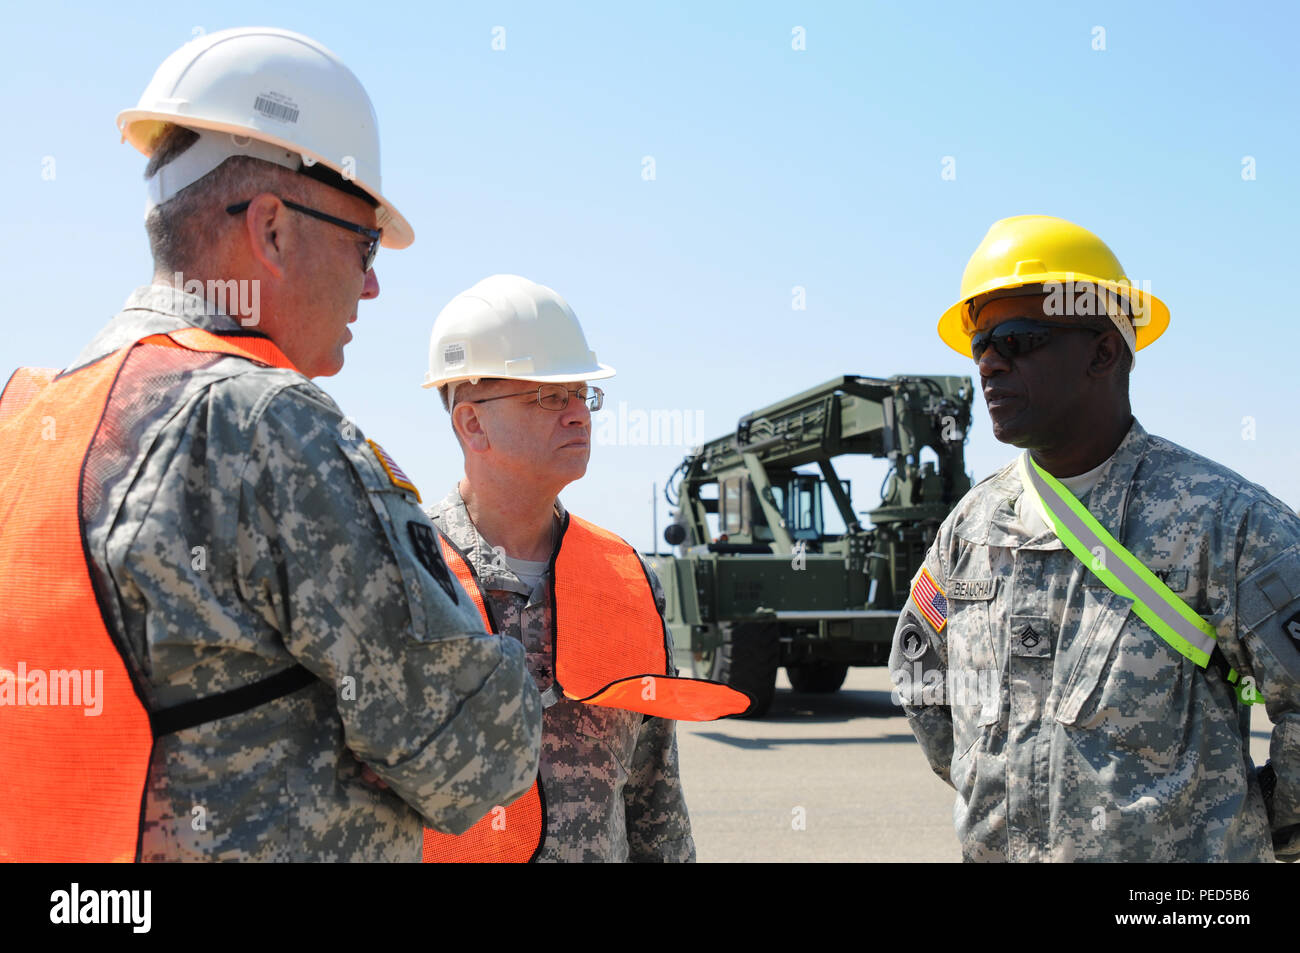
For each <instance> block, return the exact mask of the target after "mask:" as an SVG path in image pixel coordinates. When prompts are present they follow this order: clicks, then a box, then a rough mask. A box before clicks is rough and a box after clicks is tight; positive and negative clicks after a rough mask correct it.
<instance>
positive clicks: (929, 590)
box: [912, 566, 948, 632]
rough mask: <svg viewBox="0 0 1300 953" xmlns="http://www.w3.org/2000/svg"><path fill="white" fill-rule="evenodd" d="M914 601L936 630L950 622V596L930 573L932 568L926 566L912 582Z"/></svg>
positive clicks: (940, 630) (941, 629)
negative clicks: (945, 593) (948, 596)
mask: <svg viewBox="0 0 1300 953" xmlns="http://www.w3.org/2000/svg"><path fill="white" fill-rule="evenodd" d="M912 601H913V602H915V603H916V607H917V608H918V609H920V610H921V615H923V616H925V618H926V620H927V621H929V623H930V624H931V625H932V626H934V630H935V631H936V632H942V631H943V627H944V626H945V625H947V624H948V598H947V596H945V595H944V594H943V590H942V589H940V588H939V584H938V583H937V582H935V581H934V577H933V576H931V575H930V570H928V569H926V568H925V567H924V566H922V567H921V572H920V573H919V574H918V575H917V577H916V581H915V582H913V583H912Z"/></svg>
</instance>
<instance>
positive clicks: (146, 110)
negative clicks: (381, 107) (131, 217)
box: [117, 27, 415, 248]
mask: <svg viewBox="0 0 1300 953" xmlns="http://www.w3.org/2000/svg"><path fill="white" fill-rule="evenodd" d="M168 124H175V125H178V126H184V127H186V128H187V129H192V130H194V131H195V132H198V133H199V134H200V139H199V141H198V142H196V143H194V145H193V146H191V147H190V148H189V149H187V150H186V151H185V152H184V153H182V154H181V155H180V156H178V157H177V158H176V159H175V160H174V161H172V162H170V163H168V164H167V165H166V166H164V167H163V169H161V170H160V171H159V174H158V175H156V176H154V179H153V180H151V181H150V183H149V186H150V200H151V205H157V204H161V203H162V202H165V201H167V199H169V198H171V197H172V196H173V195H175V194H176V193H177V192H179V191H180V190H181V189H183V188H185V186H187V185H190V184H191V183H193V182H196V181H197V180H198V179H200V178H202V177H203V176H205V175H207V174H208V173H209V172H211V171H212V170H213V169H215V168H216V167H217V166H218V165H220V164H221V163H222V162H224V161H225V160H226V159H227V158H229V157H230V156H234V155H249V156H253V157H255V158H259V159H265V160H267V161H269V162H274V163H276V164H277V165H282V166H284V167H285V168H289V169H293V170H294V171H298V170H299V169H300V168H301V167H302V166H304V165H306V166H313V165H315V164H316V163H320V164H321V165H323V166H325V167H326V168H328V169H331V170H333V171H334V172H336V173H338V174H339V175H340V176H342V178H343V179H345V180H346V181H348V182H351V183H352V184H353V185H355V186H356V187H358V188H359V189H360V190H361V191H363V192H365V193H366V194H367V195H369V196H370V197H371V198H373V199H374V200H375V201H376V202H378V203H379V204H378V207H377V208H376V209H375V213H376V217H377V220H378V222H377V224H378V227H379V228H381V229H383V233H384V237H383V242H382V244H383V245H384V246H385V247H386V248H405V247H406V246H407V245H409V244H411V242H412V241H414V239H415V234H414V232H412V231H411V226H410V225H409V224H407V221H406V219H404V218H403V217H402V216H401V214H400V213H399V212H398V211H397V209H395V208H394V207H393V206H392V204H391V203H390V202H389V201H388V200H387V199H385V198H384V196H383V194H382V192H381V191H380V179H379V129H378V123H377V122H376V120H375V111H374V108H373V107H372V106H371V105H370V97H369V96H367V95H366V91H365V88H364V87H362V85H361V83H360V81H359V80H358V79H357V78H356V76H354V75H353V73H352V71H351V70H349V69H348V68H347V67H346V66H344V65H343V63H342V61H341V60H339V58H338V57H337V56H335V55H334V54H333V53H331V52H330V51H329V50H327V49H326V48H325V47H323V46H321V45H320V44H319V43H317V42H316V41H315V40H312V39H309V38H308V37H305V36H302V35H301V34H298V33H291V32H290V31H288V30H277V29H273V28H270V27H243V28H240V29H235V30H222V31H220V32H218V33H209V34H206V35H204V36H200V37H198V38H197V39H194V40H191V41H190V42H189V43H186V44H185V45H184V46H182V47H181V48H180V49H179V50H177V51H176V52H175V53H173V54H172V55H171V56H169V57H167V59H165V60H163V64H162V65H161V66H159V67H158V71H157V72H156V73H154V76H153V80H152V81H151V82H150V83H149V86H148V88H146V89H145V91H144V94H143V95H142V96H141V97H140V102H139V103H138V104H137V105H136V107H135V108H134V109H126V110H123V111H122V112H120V113H118V116H117V126H118V129H119V130H120V131H121V133H122V140H123V141H124V142H126V141H129V142H130V143H131V145H133V146H135V147H136V148H137V149H139V150H140V151H141V152H143V153H144V154H145V155H146V156H147V155H151V154H152V153H153V150H154V147H155V145H156V144H157V142H158V140H159V138H160V136H161V135H162V133H163V132H164V131H165V129H166V128H167V126H168Z"/></svg>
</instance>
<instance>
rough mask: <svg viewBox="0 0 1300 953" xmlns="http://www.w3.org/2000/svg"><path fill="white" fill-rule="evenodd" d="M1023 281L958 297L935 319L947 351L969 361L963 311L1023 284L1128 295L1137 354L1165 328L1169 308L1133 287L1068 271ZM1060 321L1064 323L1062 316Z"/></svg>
mask: <svg viewBox="0 0 1300 953" xmlns="http://www.w3.org/2000/svg"><path fill="white" fill-rule="evenodd" d="M1022 277H1023V279H1024V280H1021V281H1015V282H1006V281H996V282H990V283H989V284H988V286H987V287H986V286H984V285H981V286H979V287H978V288H975V289H974V290H972V292H971V293H970V294H968V295H967V296H966V297H964V298H962V299H961V300H960V301H958V302H957V303H956V304H954V305H952V306H951V307H949V308H948V309H947V310H946V311H944V312H943V314H942V315H940V317H939V325H938V331H939V337H940V338H941V339H942V340H943V343H944V344H947V345H948V346H949V347H950V348H952V349H953V350H954V351H956V352H957V353H958V354H960V355H962V356H963V357H967V358H969V357H970V356H971V353H970V336H971V329H970V328H969V327H968V325H967V321H966V311H967V305H968V304H969V303H970V302H971V301H972V300H974V299H975V298H978V297H979V296H980V295H982V294H988V293H989V292H990V291H1000V290H1002V289H1004V288H1022V287H1024V286H1025V285H1037V284H1043V283H1045V282H1049V281H1059V282H1067V281H1074V282H1076V283H1081V282H1085V281H1086V282H1091V283H1092V284H1094V285H1096V286H1097V287H1100V288H1106V289H1108V290H1110V291H1114V292H1116V293H1118V294H1125V295H1130V296H1132V297H1134V298H1136V299H1137V301H1138V302H1139V305H1140V307H1139V309H1138V310H1140V311H1141V312H1142V315H1143V319H1144V320H1142V322H1141V323H1136V322H1135V327H1134V330H1135V332H1136V338H1137V340H1136V347H1137V349H1138V350H1139V351H1140V350H1142V348H1144V347H1146V346H1147V345H1148V344H1150V343H1151V342H1152V341H1154V340H1155V339H1156V338H1158V337H1160V335H1162V334H1164V333H1165V330H1166V329H1167V328H1168V327H1169V308H1168V306H1167V305H1166V304H1165V303H1164V302H1163V301H1161V300H1160V299H1159V298H1157V297H1156V296H1155V295H1153V294H1151V293H1150V292H1149V291H1146V290H1144V289H1142V288H1139V287H1137V286H1136V285H1127V284H1123V283H1121V282H1116V281H1106V280H1104V279H1101V278H1093V277H1091V276H1089V275H1081V274H1078V273H1074V272H1070V273H1064V272H1049V273H1045V274H1041V275H1026V276H1022ZM1064 320H1066V321H1068V320H1069V318H1068V317H1066V318H1064Z"/></svg>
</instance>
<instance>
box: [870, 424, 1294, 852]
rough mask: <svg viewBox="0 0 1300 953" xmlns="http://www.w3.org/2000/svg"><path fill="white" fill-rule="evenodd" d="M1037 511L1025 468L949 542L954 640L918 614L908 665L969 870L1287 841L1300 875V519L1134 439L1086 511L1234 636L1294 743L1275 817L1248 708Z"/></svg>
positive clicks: (946, 538)
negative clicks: (1033, 523)
mask: <svg viewBox="0 0 1300 953" xmlns="http://www.w3.org/2000/svg"><path fill="white" fill-rule="evenodd" d="M1021 492H1022V488H1021V483H1020V477H1019V475H1018V473H1017V470H1016V467H1015V466H1014V465H1012V466H1008V467H1006V468H1004V469H1002V470H1001V471H999V472H998V473H996V474H995V475H993V476H992V477H990V478H988V479H987V480H984V481H983V482H981V483H980V484H979V485H978V486H976V487H975V488H973V489H972V490H971V491H970V492H969V493H968V494H967V495H966V496H965V498H963V499H962V501H961V502H960V503H959V504H958V506H957V508H956V509H955V510H954V511H953V512H952V513H951V514H950V515H949V517H948V518H947V519H946V520H945V521H944V523H943V525H942V527H941V528H940V530H939V535H938V538H937V539H936V540H935V543H934V545H933V546H932V547H931V548H930V551H929V553H928V555H927V557H926V560H925V567H926V569H928V571H929V572H930V574H931V575H932V576H933V578H934V580H935V582H936V583H937V584H938V587H939V588H940V589H941V590H942V591H943V592H944V593H945V594H946V598H947V618H946V621H945V620H944V619H943V618H942V617H939V618H938V621H939V622H940V623H941V630H939V631H936V628H935V625H934V624H932V623H931V621H929V620H927V619H926V618H924V615H925V614H924V613H922V612H919V611H918V610H917V604H916V603H915V602H914V601H913V600H912V599H909V601H908V604H907V608H906V609H905V610H904V612H903V613H902V616H901V618H900V620H899V627H898V630H897V632H896V634H895V644H894V650H893V655H892V658H891V660H890V667H891V670H892V674H893V678H894V681H895V684H896V686H897V690H898V694H899V695H901V697H902V700H903V703H904V707H905V709H906V711H907V715H908V719H909V722H910V724H911V727H912V730H913V731H914V732H915V734H916V737H917V740H918V741H919V742H920V743H921V747H922V749H923V750H924V751H925V753H926V756H927V757H928V758H929V760H930V764H931V767H932V768H933V769H934V771H935V773H936V774H938V775H939V777H941V778H943V779H944V780H945V781H947V782H948V783H949V784H951V785H952V786H953V787H954V788H955V789H956V791H957V801H956V805H955V807H954V810H953V814H954V820H955V823H956V827H957V834H958V837H959V839H960V840H961V845H962V853H963V856H964V857H965V858H966V859H967V860H977V861H984V860H1015V861H1026V860H1109V861H1154V862H1166V861H1210V860H1222V861H1267V860H1272V859H1273V858H1274V850H1273V847H1272V846H1271V844H1272V841H1271V838H1270V828H1271V830H1272V832H1273V834H1274V835H1275V836H1276V837H1277V838H1278V856H1279V857H1285V856H1287V854H1288V853H1289V854H1290V856H1291V858H1292V859H1293V858H1294V856H1295V852H1296V851H1297V850H1298V849H1300V837H1298V836H1297V834H1298V833H1300V827H1297V826H1296V825H1300V643H1298V642H1297V633H1300V519H1297V517H1296V516H1295V514H1294V513H1292V512H1291V511H1290V510H1289V509H1288V508H1287V507H1285V506H1284V504H1282V503H1281V502H1280V501H1279V500H1277V499H1276V498H1274V497H1272V496H1270V495H1269V494H1268V493H1267V492H1265V491H1264V490H1263V489H1262V488H1261V487H1258V486H1256V485H1254V484H1251V483H1247V482H1246V481H1245V480H1244V479H1242V478H1241V477H1240V476H1238V475H1237V474H1235V473H1233V472H1232V471H1230V470H1228V469H1226V468H1225V467H1222V466H1219V465H1218V464H1216V463H1214V462H1212V461H1210V460H1207V459H1205V458H1203V457H1200V456H1197V455H1196V454H1193V453H1191V452H1190V451H1188V450H1185V449H1183V448H1182V447H1179V446H1177V445H1175V444H1172V443H1170V442H1169V441H1167V440H1163V439H1161V438H1159V437H1153V436H1149V435H1148V434H1147V433H1146V431H1144V430H1143V429H1142V427H1141V426H1140V425H1139V424H1138V423H1137V422H1136V421H1134V423H1133V424H1132V427H1131V429H1130V430H1129V432H1128V434H1127V436H1126V437H1125V439H1124V440H1123V442H1122V443H1121V444H1120V447H1119V449H1118V450H1117V451H1116V453H1115V455H1114V456H1113V457H1112V458H1111V460H1110V461H1109V462H1108V464H1107V465H1106V467H1105V469H1104V470H1103V471H1102V472H1101V474H1100V477H1099V482H1098V483H1097V484H1096V485H1095V486H1094V487H1093V489H1092V490H1091V492H1090V493H1088V494H1087V495H1086V496H1085V497H1084V498H1083V500H1082V502H1083V503H1084V505H1085V506H1087V508H1088V510H1089V511H1090V512H1091V513H1092V514H1093V515H1094V516H1095V517H1096V518H1097V520H1098V521H1099V522H1100V523H1101V524H1102V525H1103V526H1104V527H1106V529H1107V530H1109V531H1110V533H1111V534H1112V535H1113V536H1114V537H1115V538H1116V539H1117V540H1118V541H1119V542H1120V543H1121V544H1122V545H1123V546H1124V547H1125V548H1127V549H1128V550H1129V551H1130V552H1131V553H1133V555H1134V556H1136V557H1137V559H1138V560H1140V561H1141V562H1142V563H1143V564H1144V565H1146V566H1147V567H1148V568H1149V569H1151V570H1152V571H1153V572H1154V573H1156V574H1157V575H1158V576H1159V577H1160V578H1161V579H1163V580H1164V582H1165V584H1166V585H1167V586H1169V588H1170V589H1171V590H1173V591H1174V592H1175V593H1176V594H1177V595H1178V596H1179V597H1180V598H1182V599H1183V600H1184V601H1186V602H1187V604H1188V605H1190V606H1191V607H1192V608H1193V609H1194V610H1195V611H1196V612H1197V613H1199V614H1200V615H1201V616H1202V617H1204V618H1205V619H1207V620H1208V621H1209V622H1210V623H1211V624H1213V625H1214V627H1215V629H1216V630H1217V639H1218V645H1219V647H1220V648H1221V650H1222V652H1223V654H1224V656H1226V658H1227V661H1228V663H1229V664H1230V665H1231V666H1232V667H1233V668H1235V669H1236V670H1237V671H1238V672H1239V673H1241V674H1242V676H1244V677H1250V678H1253V679H1254V681H1255V684H1256V686H1257V687H1258V690H1259V691H1260V692H1261V693H1262V694H1263V696H1264V698H1265V699H1266V701H1267V712H1268V715H1269V718H1270V719H1271V720H1272V721H1273V723H1274V724H1275V725H1276V727H1275V729H1274V731H1273V738H1272V747H1271V752H1270V757H1271V761H1272V766H1273V768H1274V769H1275V771H1276V778H1277V781H1276V789H1275V790H1274V791H1273V793H1272V795H1271V798H1267V799H1266V797H1265V796H1264V794H1263V792H1262V791H1261V784H1260V780H1259V778H1258V777H1257V774H1256V768H1255V766H1254V765H1253V764H1252V762H1251V759H1250V753H1249V745H1248V742H1249V734H1250V712H1249V708H1248V706H1245V705H1240V704H1239V703H1238V702H1237V701H1236V699H1235V697H1234V693H1233V690H1232V688H1231V687H1230V686H1229V685H1228V684H1227V683H1226V682H1225V680H1224V678H1223V675H1222V674H1220V672H1219V671H1218V670H1216V669H1215V668H1213V667H1211V668H1210V669H1207V670H1201V669H1199V668H1198V667H1197V666H1196V665H1195V664H1194V663H1192V662H1191V661H1189V660H1188V659H1187V658H1185V657H1183V656H1182V655H1180V654H1179V653H1178V652H1176V651H1175V650H1174V649H1173V648H1171V647H1170V646H1169V645H1168V644H1167V643H1166V642H1165V641H1164V640H1163V639H1161V638H1160V637H1159V636H1158V635H1156V634H1155V633H1154V632H1153V631H1152V630H1151V629H1150V628H1148V627H1147V625H1146V624H1145V623H1144V622H1143V621H1142V620H1141V619H1139V618H1138V616H1137V615H1136V614H1135V613H1133V612H1132V611H1130V609H1129V605H1130V603H1129V602H1128V600H1125V599H1122V598H1120V597H1119V596H1117V595H1116V594H1114V593H1112V592H1111V591H1110V590H1109V589H1107V588H1105V586H1104V585H1103V584H1102V583H1101V582H1100V580H1098V579H1097V577H1096V576H1095V575H1094V574H1093V573H1092V572H1090V571H1089V570H1088V569H1087V568H1086V567H1085V566H1084V565H1083V564H1082V563H1081V562H1080V561H1079V560H1078V559H1076V558H1075V557H1074V556H1073V555H1072V554H1071V553H1070V552H1069V550H1067V549H1066V548H1065V547H1064V545H1063V544H1062V542H1061V541H1060V540H1059V539H1058V538H1057V537H1056V535H1055V534H1054V533H1052V532H1051V531H1050V530H1048V531H1045V532H1041V533H1037V534H1031V533H1029V532H1028V531H1027V530H1026V528H1025V525H1024V523H1023V522H1022V521H1021V519H1020V518H1018V517H1017V516H1016V506H1015V504H1016V501H1017V499H1018V498H1019V497H1020V495H1021ZM918 578H920V574H919V573H918ZM939 605H940V607H942V603H939ZM936 615H938V613H936ZM1288 622H1289V623H1290V625H1291V632H1290V634H1288ZM1288 828H1290V830H1289V831H1288Z"/></svg>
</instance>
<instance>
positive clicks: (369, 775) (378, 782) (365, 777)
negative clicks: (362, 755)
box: [361, 764, 388, 788]
mask: <svg viewBox="0 0 1300 953" xmlns="http://www.w3.org/2000/svg"><path fill="white" fill-rule="evenodd" d="M361 780H362V781H365V782H366V783H367V784H373V785H374V786H375V787H377V788H387V787H388V782H387V781H385V780H384V779H383V778H381V777H380V776H379V775H377V774H375V772H373V771H371V770H370V765H368V764H362V765H361Z"/></svg>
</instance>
